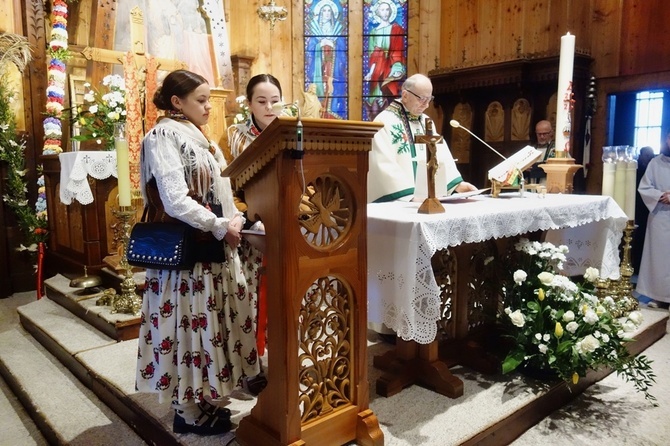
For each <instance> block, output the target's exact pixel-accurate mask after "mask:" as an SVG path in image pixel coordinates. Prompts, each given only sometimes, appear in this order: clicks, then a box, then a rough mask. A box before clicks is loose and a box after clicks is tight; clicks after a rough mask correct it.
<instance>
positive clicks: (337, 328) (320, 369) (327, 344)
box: [298, 276, 353, 424]
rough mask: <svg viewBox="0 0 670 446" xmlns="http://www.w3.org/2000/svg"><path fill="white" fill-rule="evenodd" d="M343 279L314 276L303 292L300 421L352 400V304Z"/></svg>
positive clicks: (319, 415) (300, 345)
mask: <svg viewBox="0 0 670 446" xmlns="http://www.w3.org/2000/svg"><path fill="white" fill-rule="evenodd" d="M352 294H353V293H352V291H351V288H350V287H349V286H348V284H347V283H345V282H343V281H342V280H341V279H339V278H337V277H332V276H327V277H321V278H319V279H317V280H316V281H315V282H313V283H312V285H311V286H310V287H309V289H308V290H307V292H306V293H305V295H304V297H303V299H302V304H301V308H300V316H299V320H298V322H299V329H298V330H299V332H298V346H299V352H300V354H299V363H300V372H299V379H300V396H299V399H300V408H301V420H302V423H303V424H304V423H306V422H308V421H310V420H314V419H316V418H319V417H321V416H323V415H326V414H328V413H330V412H333V411H334V410H336V409H337V408H338V407H342V406H347V405H349V404H351V402H352V388H351V380H352V374H353V370H352V367H353V351H352V342H353V339H352V336H353V333H352V329H351V325H352V317H353V315H352V306H353V295H352Z"/></svg>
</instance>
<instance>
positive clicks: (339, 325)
mask: <svg viewBox="0 0 670 446" xmlns="http://www.w3.org/2000/svg"><path fill="white" fill-rule="evenodd" d="M381 127H382V125H381V124H377V123H372V122H358V121H338V120H324V119H309V118H305V119H303V120H302V121H300V120H299V119H297V118H293V117H280V118H277V119H276V120H275V121H273V123H272V124H271V125H270V126H268V127H267V128H266V129H265V130H264V131H263V133H262V134H261V135H260V136H259V137H258V138H257V139H256V140H255V141H254V142H253V144H251V145H250V146H249V147H248V148H247V149H246V150H245V151H244V152H242V154H241V155H240V156H238V157H237V158H236V159H235V160H234V161H233V162H232V163H231V165H230V166H228V168H227V169H226V170H225V172H224V175H225V176H228V177H230V178H231V181H232V183H233V186H234V187H235V188H241V189H244V193H245V198H246V201H247V205H248V214H249V215H251V216H258V217H259V218H260V219H261V220H262V221H263V223H264V224H265V230H266V236H265V237H266V242H265V246H266V248H265V253H264V255H265V256H266V262H267V267H266V274H267V289H268V293H267V294H268V296H267V299H268V302H267V306H268V361H267V362H268V364H267V368H268V373H267V376H268V385H267V387H266V388H265V389H264V390H263V391H262V392H261V394H260V395H259V397H258V401H257V403H256V406H255V407H254V408H253V409H252V410H251V413H250V414H249V415H248V416H246V417H245V418H243V419H242V421H241V422H240V425H239V427H238V428H237V430H236V432H235V436H236V438H237V441H238V442H239V443H240V444H242V445H247V446H252V445H253V446H255V445H261V444H262V445H264V446H266V445H267V446H273V445H281V446H285V445H292V446H299V445H319V446H323V445H341V444H345V443H348V442H351V441H354V440H355V441H356V442H357V443H358V444H361V445H375V446H381V445H383V443H384V436H383V433H382V432H381V430H380V429H379V423H378V420H377V417H376V416H375V415H374V413H373V412H372V411H371V410H370V409H369V407H368V403H369V384H368V373H367V367H368V363H367V354H366V347H367V344H366V332H367V242H366V239H367V237H366V227H367V225H366V222H367V207H366V205H367V203H366V189H367V171H368V152H369V150H370V146H371V140H372V138H373V136H374V134H375V133H376V132H377V130H379V129H380V128H381Z"/></svg>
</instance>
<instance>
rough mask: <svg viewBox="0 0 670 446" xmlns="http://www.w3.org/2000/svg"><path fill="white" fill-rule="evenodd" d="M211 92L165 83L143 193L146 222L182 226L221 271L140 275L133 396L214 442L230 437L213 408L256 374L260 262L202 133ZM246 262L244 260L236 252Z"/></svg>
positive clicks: (191, 84)
mask: <svg viewBox="0 0 670 446" xmlns="http://www.w3.org/2000/svg"><path fill="white" fill-rule="evenodd" d="M209 97H210V88H209V85H208V84H207V81H206V80H205V78H203V77H202V76H200V75H198V74H195V73H192V72H190V71H186V70H177V71H173V72H171V73H170V74H168V75H167V77H166V78H165V80H164V82H163V84H162V86H161V88H159V89H158V91H157V92H156V94H155V96H154V99H153V101H154V104H155V105H156V106H157V107H158V108H159V109H161V110H165V112H166V117H165V118H163V119H161V120H160V121H159V122H158V124H157V125H156V126H155V127H154V128H153V129H152V130H151V131H150V132H149V133H148V134H147V135H146V136H145V138H144V140H143V142H142V153H141V162H140V169H141V190H142V196H143V198H144V203H145V205H146V206H147V207H148V211H149V212H148V215H149V219H150V220H151V221H169V220H171V219H172V220H174V219H176V220H180V221H182V222H185V223H187V224H189V225H190V226H193V227H194V228H196V229H198V230H200V235H204V236H208V237H210V238H211V244H210V245H209V246H216V245H217V244H218V246H219V247H220V250H221V251H222V253H221V251H219V252H220V253H221V254H220V258H221V259H222V260H221V261H220V262H211V261H206V262H205V261H199V262H197V263H196V264H195V266H194V267H193V269H192V270H190V271H171V270H162V269H147V271H146V282H145V287H146V290H145V293H144V298H143V302H142V315H141V325H140V333H139V346H138V359H137V375H136V386H137V390H139V391H141V392H157V393H158V394H159V400H160V401H161V402H163V401H171V402H172V407H173V408H174V409H175V416H174V423H173V430H174V432H176V433H187V432H192V433H196V434H200V435H216V434H220V433H224V432H227V431H228V430H230V428H231V421H230V411H229V410H228V409H225V408H220V407H217V406H216V405H215V404H214V401H213V400H217V399H221V398H222V397H224V396H226V395H229V394H231V393H232V392H234V391H236V390H239V389H241V388H242V386H243V383H244V381H245V378H246V377H248V376H255V375H257V374H258V373H259V362H258V353H257V349H256V339H255V329H254V328H255V327H254V326H255V318H256V311H255V305H256V289H257V281H258V271H257V269H258V266H259V264H260V262H259V260H258V259H249V258H245V257H244V256H243V255H241V253H242V252H243V251H244V250H242V249H241V248H240V243H241V242H242V239H241V235H240V231H241V229H242V226H243V225H244V218H243V216H242V213H241V212H239V211H238V210H237V209H236V208H235V204H234V202H233V194H232V191H231V186H230V181H229V180H228V179H227V178H224V177H222V176H221V171H222V170H223V169H224V168H225V166H226V163H225V160H224V158H223V154H222V152H221V150H220V149H219V148H218V147H217V146H216V145H215V144H213V143H212V142H210V141H209V140H208V139H207V137H206V136H205V135H204V134H203V132H202V131H201V127H202V126H204V125H205V124H206V123H207V121H208V119H209V112H210V109H211V105H210V102H209ZM244 252H246V251H244Z"/></svg>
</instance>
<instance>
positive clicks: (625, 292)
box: [596, 220, 639, 317]
mask: <svg viewBox="0 0 670 446" xmlns="http://www.w3.org/2000/svg"><path fill="white" fill-rule="evenodd" d="M634 230H635V221H633V220H628V221H627V222H626V227H625V228H624V231H623V252H622V255H621V264H620V265H619V276H620V277H619V279H617V280H609V279H601V280H600V281H599V282H598V283H597V285H596V286H597V288H598V297H600V298H601V299H602V298H604V297H605V296H611V297H612V299H614V302H615V303H616V309H615V310H614V311H613V312H612V316H614V317H622V316H625V315H627V314H628V313H630V312H631V311H635V310H637V309H638V308H639V304H638V301H637V299H636V298H635V296H633V286H632V284H631V281H630V278H631V277H632V276H633V272H634V270H633V266H632V265H631V263H630V252H631V242H632V240H633V231H634Z"/></svg>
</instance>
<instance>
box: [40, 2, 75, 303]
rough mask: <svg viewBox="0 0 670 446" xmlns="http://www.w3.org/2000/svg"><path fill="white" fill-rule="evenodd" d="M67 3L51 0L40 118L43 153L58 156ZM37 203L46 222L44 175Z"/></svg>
mask: <svg viewBox="0 0 670 446" xmlns="http://www.w3.org/2000/svg"><path fill="white" fill-rule="evenodd" d="M67 13H68V9H67V2H66V1H65V0H53V10H52V14H51V36H50V41H49V50H48V52H49V56H50V57H51V60H50V61H49V68H48V70H47V78H48V86H47V90H46V93H47V103H46V113H45V114H46V118H45V119H44V121H43V126H44V146H43V147H42V154H44V155H57V154H59V153H61V152H62V151H63V148H62V138H63V124H62V121H61V117H62V115H63V102H64V100H65V78H66V74H65V61H66V60H67V59H68V57H69V56H70V52H69V50H68V45H67V40H68V34H67ZM37 187H38V190H37V194H38V196H37V202H36V203H35V213H36V216H37V220H38V221H41V222H43V223H44V225H45V226H46V222H47V203H46V193H45V185H44V175H43V174H42V175H40V176H39V178H38V179H37ZM37 229H39V230H40V231H43V234H42V235H43V240H41V241H39V242H38V243H37V271H36V273H37V278H36V280H37V298H38V299H41V298H42V295H43V288H44V277H43V265H44V251H45V246H46V245H45V240H46V234H47V233H46V227H42V228H37Z"/></svg>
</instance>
